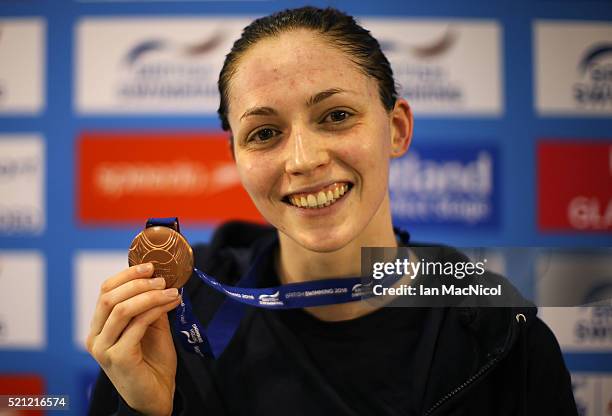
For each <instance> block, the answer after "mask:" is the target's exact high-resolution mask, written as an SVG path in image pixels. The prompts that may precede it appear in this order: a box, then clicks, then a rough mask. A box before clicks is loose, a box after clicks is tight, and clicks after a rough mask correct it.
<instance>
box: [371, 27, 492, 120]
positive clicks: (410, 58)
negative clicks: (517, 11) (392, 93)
mask: <svg viewBox="0 0 612 416" xmlns="http://www.w3.org/2000/svg"><path fill="white" fill-rule="evenodd" d="M363 23H364V25H365V27H367V28H368V29H369V30H371V31H372V34H373V35H374V36H375V37H376V38H377V39H378V40H379V41H380V44H381V47H382V49H383V51H384V52H385V55H386V56H387V58H388V59H389V61H390V63H391V67H392V68H393V74H394V76H395V78H396V80H397V82H398V84H399V85H400V90H399V93H400V95H402V96H404V97H405V98H406V99H408V101H409V102H410V104H411V105H412V106H413V108H414V109H415V112H416V113H418V114H451V113H452V114H453V115H457V114H480V115H499V114H501V112H502V99H501V96H502V94H501V62H500V61H501V53H500V46H499V45H500V32H501V29H500V27H499V25H498V24H497V23H496V22H493V21H473V20H471V21H460V20H453V21H423V20H419V21H416V20H410V19H405V20H388V19H385V20H379V19H365V20H364V22H363ZM468 55H469V56H470V59H465V56H468ZM482 68H487V70H486V71H484V70H482Z"/></svg>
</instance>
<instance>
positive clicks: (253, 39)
mask: <svg viewBox="0 0 612 416" xmlns="http://www.w3.org/2000/svg"><path fill="white" fill-rule="evenodd" d="M297 29H307V30H311V31H313V32H315V33H319V34H320V35H321V36H322V38H323V39H324V40H326V41H328V42H329V44H330V45H332V46H334V47H337V48H338V49H340V50H342V51H343V52H345V53H346V55H347V56H348V57H349V59H350V60H351V61H352V62H353V63H354V64H355V65H356V66H357V67H358V68H359V69H360V70H361V71H362V72H363V73H364V74H365V75H366V76H371V77H373V78H375V79H376V81H377V82H378V93H379V96H380V100H381V102H382V104H383V106H384V108H385V109H386V110H387V111H391V110H392V109H393V107H394V105H395V101H396V99H397V90H396V87H395V81H394V79H393V71H392V70H391V65H390V64H389V61H388V60H387V57H386V56H385V55H384V54H383V52H382V50H381V47H380V44H379V43H378V41H377V40H376V39H375V38H374V37H373V36H372V35H371V34H370V31H368V30H366V29H364V28H363V27H361V26H360V25H359V24H357V22H356V21H355V19H354V18H353V17H352V16H349V15H347V14H345V13H343V12H341V11H339V10H337V9H334V8H326V9H320V8H316V7H301V8H298V9H287V10H283V11H281V12H278V13H274V14H272V15H269V16H266V17H262V18H259V19H257V20H254V21H253V22H252V23H251V24H249V25H248V26H247V27H246V28H244V30H243V31H242V36H240V39H238V40H237V41H236V42H234V46H233V47H232V50H231V51H230V53H229V54H227V56H226V57H225V62H224V63H223V68H222V69H221V73H220V74H219V84H218V86H219V94H220V96H221V101H220V104H219V110H218V111H217V113H218V114H219V117H220V119H221V127H222V128H223V130H225V131H229V130H230V126H229V122H228V119H227V115H228V110H229V108H228V105H229V103H228V93H229V84H230V81H231V79H232V77H233V76H234V74H235V73H236V69H237V64H238V61H239V60H240V57H241V56H242V55H243V54H244V53H245V52H246V51H247V50H248V49H249V48H250V47H252V46H253V45H255V44H256V43H257V42H259V41H260V40H263V39H266V38H270V37H276V36H279V35H281V34H283V33H286V32H289V31H292V30H297Z"/></svg>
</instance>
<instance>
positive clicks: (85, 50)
mask: <svg viewBox="0 0 612 416" xmlns="http://www.w3.org/2000/svg"><path fill="white" fill-rule="evenodd" d="M246 23H247V21H246V20H243V19H214V18H204V19H98V18H95V19H84V20H82V21H81V22H80V23H79V25H78V29H77V39H78V41H77V60H76V61H77V74H78V77H77V86H76V90H77V95H76V97H77V109H78V110H79V111H81V112H85V113H97V112H101V113H118V112H121V113H124V112H130V113H159V112H164V113H169V112H170V113H214V112H215V111H216V109H217V106H218V101H219V96H218V89H217V78H218V75H219V71H220V70H221V66H222V65H223V60H224V58H225V54H226V53H227V52H229V50H230V49H231V45H232V42H233V41H234V39H237V38H238V37H239V35H240V32H241V30H242V28H243V27H244V26H245V25H246Z"/></svg>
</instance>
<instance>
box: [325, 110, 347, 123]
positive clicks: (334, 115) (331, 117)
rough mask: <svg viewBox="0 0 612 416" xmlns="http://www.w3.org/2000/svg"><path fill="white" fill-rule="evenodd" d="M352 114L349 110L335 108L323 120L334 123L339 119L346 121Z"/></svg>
mask: <svg viewBox="0 0 612 416" xmlns="http://www.w3.org/2000/svg"><path fill="white" fill-rule="evenodd" d="M349 116H350V114H349V112H348V111H344V110H335V111H332V112H331V113H329V114H328V115H327V116H326V117H325V119H324V120H323V121H331V122H332V123H337V122H339V121H344V120H346V119H347V118H349Z"/></svg>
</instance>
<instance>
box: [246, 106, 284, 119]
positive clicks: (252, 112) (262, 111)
mask: <svg viewBox="0 0 612 416" xmlns="http://www.w3.org/2000/svg"><path fill="white" fill-rule="evenodd" d="M276 114H278V113H277V112H276V110H275V109H273V108H270V107H251V108H249V109H248V110H246V111H245V112H244V114H243V115H242V116H241V117H240V120H242V119H244V118H246V117H249V116H274V115H276Z"/></svg>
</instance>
